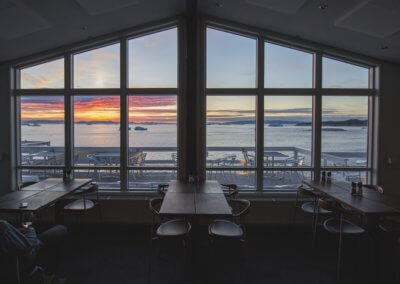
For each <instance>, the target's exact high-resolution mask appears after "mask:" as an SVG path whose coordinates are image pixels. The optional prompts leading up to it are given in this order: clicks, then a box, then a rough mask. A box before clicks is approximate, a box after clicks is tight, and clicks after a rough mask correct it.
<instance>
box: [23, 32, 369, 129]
mask: <svg viewBox="0 0 400 284" xmlns="http://www.w3.org/2000/svg"><path fill="white" fill-rule="evenodd" d="M256 46H257V42H256V40H254V39H251V38H247V37H243V36H238V35H235V34H231V33H226V32H222V31H218V30H215V29H207V64H206V66H207V86H208V87H210V88H221V87H224V88H254V87H255V85H256V66H257V64H256V61H257V60H256V59H257V50H256ZM128 51H129V64H128V66H129V78H128V82H129V87H131V88H176V87H177V62H178V61H177V29H175V28H174V29H170V30H166V31H162V32H159V33H155V34H150V35H146V36H143V37H139V38H135V39H132V40H130V41H129V46H128ZM265 52H266V53H265V66H266V67H265V68H266V69H265V86H266V87H273V88H282V87H285V88H292V87H296V88H311V87H312V65H313V58H312V55H311V54H310V53H306V52H303V51H298V50H294V49H289V48H286V47H282V46H279V45H276V44H271V43H266V44H265ZM73 81H74V88H77V89H79V88H119V86H120V46H119V43H117V44H113V45H109V46H105V47H102V48H98V49H95V50H90V51H87V52H83V53H79V54H76V55H74V80H73ZM63 85H64V61H63V59H58V60H54V61H51V62H47V63H43V64H40V65H37V66H33V67H28V68H25V69H22V70H21V88H23V89H38V88H39V89H41V88H63V87H64V86H63ZM323 85H324V87H331V88H335V87H347V88H352V87H353V88H354V87H358V88H363V87H366V86H368V69H366V68H361V67H358V66H355V65H350V64H346V63H343V62H339V61H335V60H331V59H328V58H324V61H323ZM255 106H256V100H255V97H254V96H231V97H221V96H213V97H209V98H207V110H208V113H207V121H208V122H212V123H223V122H226V121H233V120H251V119H253V120H254V118H255ZM367 106H368V103H367V99H366V98H360V97H330V98H324V99H323V110H324V119H336V120H338V119H347V118H365V117H366V116H367ZM176 110H177V99H176V96H169V95H168V96H160V95H157V96H156V95H155V96H135V97H133V96H132V97H130V99H129V120H130V121H131V122H133V121H134V122H139V123H141V122H158V123H176ZM311 110H312V100H311V97H310V96H308V97H294V96H285V97H272V96H270V97H266V98H265V116H266V119H282V118H283V119H291V120H302V121H304V120H308V119H310V115H311ZM119 111H120V99H119V96H76V97H75V98H74V118H75V121H76V122H79V121H113V122H118V121H119V119H120V118H119V117H120V114H119ZM21 116H22V120H63V119H64V118H63V117H64V106H63V98H62V97H57V96H35V97H34V96H25V97H23V98H22V99H21Z"/></svg>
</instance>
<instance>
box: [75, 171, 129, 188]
mask: <svg viewBox="0 0 400 284" xmlns="http://www.w3.org/2000/svg"><path fill="white" fill-rule="evenodd" d="M74 177H75V178H91V179H93V181H94V182H97V183H98V184H99V188H100V189H104V190H120V188H121V178H120V177H121V175H120V171H119V170H117V169H116V170H100V169H85V170H84V169H82V170H75V171H74Z"/></svg>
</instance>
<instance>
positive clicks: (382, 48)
mask: <svg viewBox="0 0 400 284" xmlns="http://www.w3.org/2000/svg"><path fill="white" fill-rule="evenodd" d="M386 49H389V46H387V45H382V46H381V50H386Z"/></svg>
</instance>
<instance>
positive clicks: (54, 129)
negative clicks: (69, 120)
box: [20, 96, 64, 166]
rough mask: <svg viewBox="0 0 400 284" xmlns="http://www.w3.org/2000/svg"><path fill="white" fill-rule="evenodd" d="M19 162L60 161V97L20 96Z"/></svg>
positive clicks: (54, 163)
mask: <svg viewBox="0 0 400 284" xmlns="http://www.w3.org/2000/svg"><path fill="white" fill-rule="evenodd" d="M20 112H21V117H20V125H21V142H20V143H21V151H20V154H21V157H20V159H21V164H22V165H57V166H60V165H63V164H64V98H63V97H62V96H22V97H20Z"/></svg>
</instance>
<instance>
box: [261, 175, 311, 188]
mask: <svg viewBox="0 0 400 284" xmlns="http://www.w3.org/2000/svg"><path fill="white" fill-rule="evenodd" d="M306 179H311V172H309V171H287V170H284V171H264V188H265V189H274V190H285V189H286V190H293V189H296V188H297V187H298V186H300V185H301V184H302V181H303V180H306Z"/></svg>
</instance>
